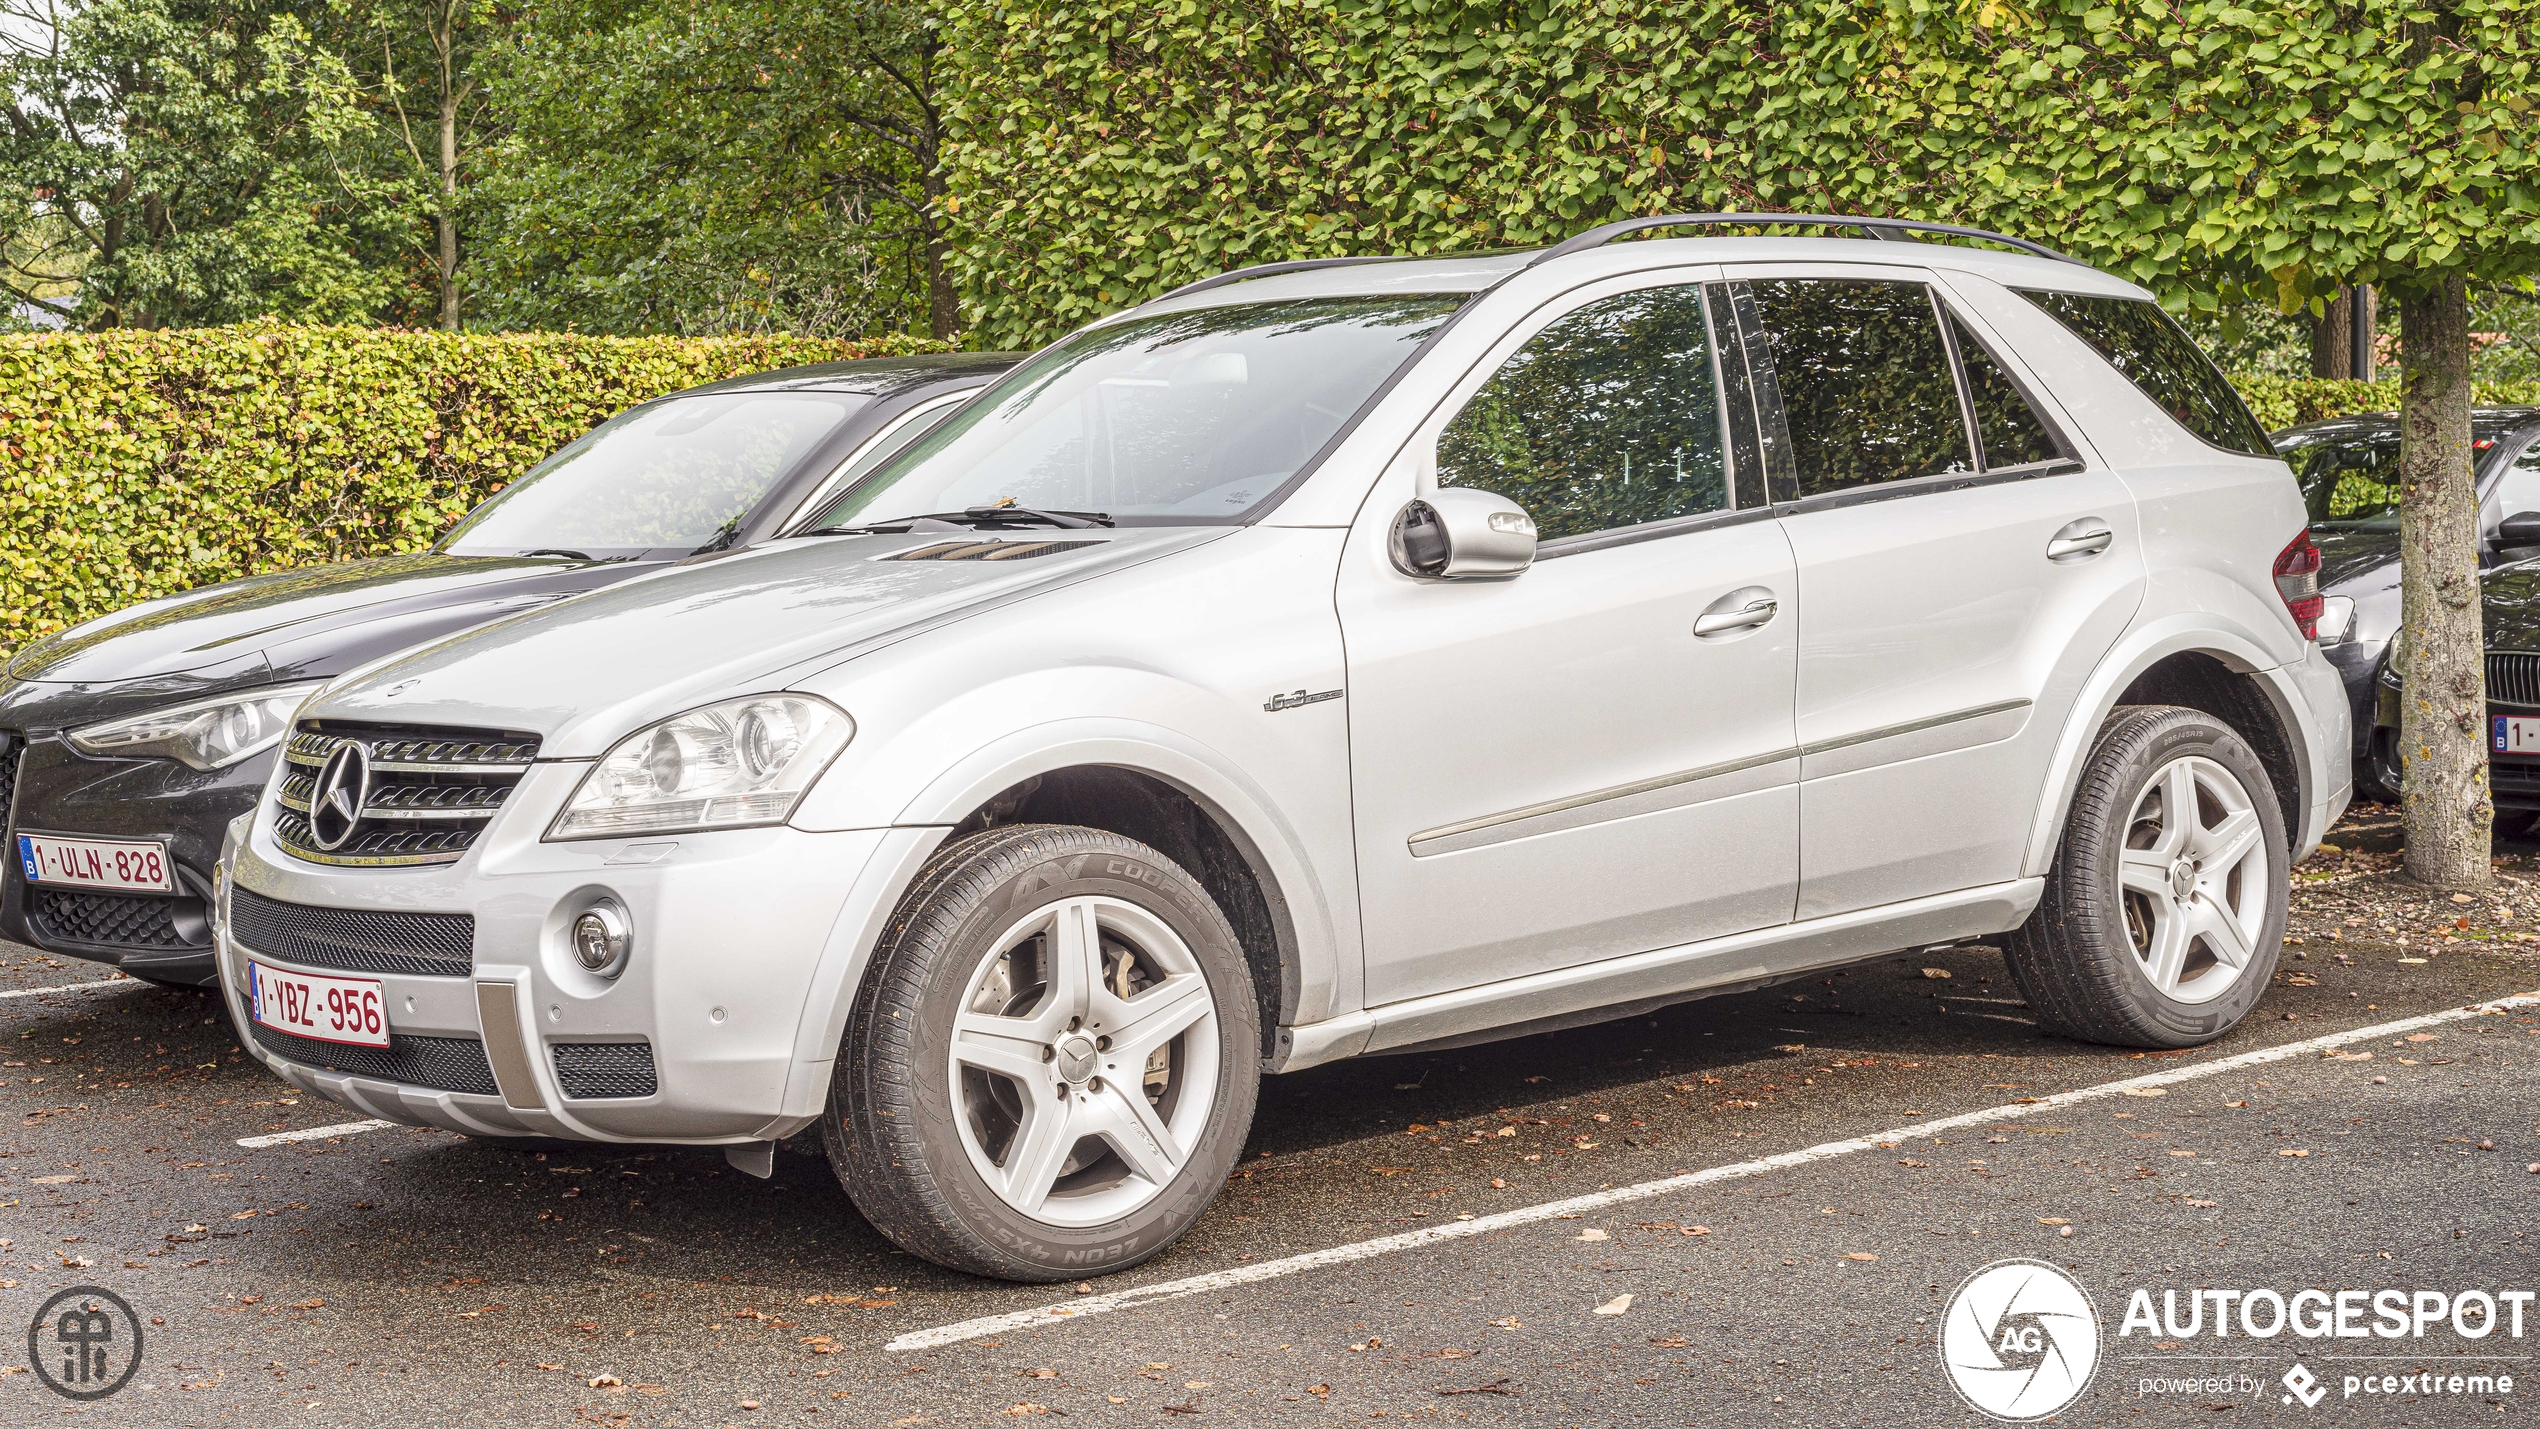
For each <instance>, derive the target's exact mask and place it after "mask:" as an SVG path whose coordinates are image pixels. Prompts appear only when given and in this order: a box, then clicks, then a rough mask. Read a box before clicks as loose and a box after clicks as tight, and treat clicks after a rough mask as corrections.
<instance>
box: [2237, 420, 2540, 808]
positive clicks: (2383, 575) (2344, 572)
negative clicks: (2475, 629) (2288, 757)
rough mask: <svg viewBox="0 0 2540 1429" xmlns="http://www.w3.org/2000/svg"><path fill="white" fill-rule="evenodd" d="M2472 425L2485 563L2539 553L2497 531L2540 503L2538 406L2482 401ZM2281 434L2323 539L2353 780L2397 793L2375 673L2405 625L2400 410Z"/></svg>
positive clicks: (2327, 620) (2329, 630)
mask: <svg viewBox="0 0 2540 1429" xmlns="http://www.w3.org/2000/svg"><path fill="white" fill-rule="evenodd" d="M2470 437H2471V444H2472V452H2471V464H2472V466H2473V468H2474V469H2475V470H2476V472H2477V474H2478V494H2479V500H2478V525H2479V538H2480V543H2481V556H2480V563H2481V564H2482V565H2485V566H2488V567H2491V568H2492V567H2495V566H2497V565H2500V564H2502V563H2504V562H2506V561H2509V560H2516V559H2521V558H2525V557H2529V556H2531V555H2535V554H2540V551H2531V550H2523V549H2519V548H2508V547H2505V546H2503V545H2500V544H2499V542H2498V539H2497V538H2498V535H2499V533H2498V531H2497V527H2498V526H2499V525H2500V524H2502V522H2503V521H2504V519H2505V518H2506V517H2508V516H2513V515H2517V514H2519V513H2521V512H2525V511H2540V407H2480V408H2478V409H2477V410H2476V411H2475V412H2473V413H2472V415H2471V418H2470ZM2274 442H2275V448H2276V450H2277V451H2279V452H2282V453H2283V454H2284V459H2285V461H2286V462H2288V463H2290V464H2291V465H2292V467H2293V474H2294V475H2295V477H2297V478H2298V479H2299V480H2300V482H2301V485H2302V501H2303V504H2304V505H2305V506H2306V507H2307V508H2309V512H2310V529H2311V540H2312V541H2313V542H2315V543H2316V544H2317V545H2318V546H2319V548H2320V592H2321V594H2322V595H2324V596H2325V597H2327V608H2326V609H2325V610H2323V611H2322V612H2321V614H2320V623H2319V642H2320V648H2321V651H2322V652H2323V653H2324V654H2326V655H2327V656H2328V659H2329V663H2331V664H2333V665H2335V666H2336V667H2337V671H2338V674H2339V675H2340V676H2342V677H2343V678H2344V680H2345V684H2346V694H2347V697H2348V699H2349V700H2350V701H2351V702H2352V704H2353V708H2354V717H2355V748H2354V758H2355V780H2356V790H2357V792H2358V793H2363V794H2369V795H2372V796H2374V797H2377V798H2382V799H2389V798H2392V797H2394V796H2393V795H2392V794H2391V792H2390V791H2389V789H2388V788H2387V787H2385V786H2384V785H2383V783H2382V780H2381V778H2380V772H2381V770H2382V767H2383V766H2382V762H2379V761H2376V759H2375V757H2374V750H2373V726H2374V714H2375V708H2376V701H2377V695H2376V679H2375V677H2376V676H2377V675H2379V674H2380V673H2381V670H2382V667H2383V664H2384V660H2385V657H2386V656H2387V655H2388V653H2389V650H2390V637H2391V636H2392V635H2394V634H2396V633H2397V632H2398V629H2399V419H2398V417H2397V416H2395V415H2394V414H2392V413H2389V412H2366V413H2361V414H2358V415H2356V416H2352V417H2332V418H2330V419H2329V420H2327V421H2324V422H2310V423H2306V424H2304V425H2302V426H2298V427H2288V428H2286V429H2285V430H2283V431H2280V432H2277V433H2275V435H2274ZM2490 605H2491V608H2492V605H2493V601H2492V599H2491V601H2490ZM2491 623H2492V614H2491ZM2493 643H2494V642H2493V641H2491V642H2490V644H2491V646H2492V645H2493Z"/></svg>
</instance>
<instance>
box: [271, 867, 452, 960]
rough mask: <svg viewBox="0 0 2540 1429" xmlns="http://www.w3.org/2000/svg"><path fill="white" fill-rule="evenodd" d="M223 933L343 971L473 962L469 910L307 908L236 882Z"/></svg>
mask: <svg viewBox="0 0 2540 1429" xmlns="http://www.w3.org/2000/svg"><path fill="white" fill-rule="evenodd" d="M229 935H230V937H232V938H234V939H236V940H237V941H238V945H239V946H240V947H242V948H245V949H246V950H247V951H249V952H252V953H263V954H265V955H267V956H269V957H276V958H284V959H287V960H289V961H291V962H295V963H305V964H307V965H309V966H311V967H320V968H342V969H344V970H346V971H348V972H364V973H411V974H414V975H417V976H420V977H466V976H467V975H468V973H469V972H470V971H471V970H472V969H473V968H474V966H475V955H476V917H475V915H474V914H470V913H403V912H388V911H383V910H381V909H376V908H313V907H310V906H309V905H307V904H304V903H285V902H282V901H281V900H279V899H275V898H267V897H265V896H264V895H263V894H261V893H257V892H254V891H252V890H249V889H245V888H240V889H235V890H232V892H231V893H230V895H229Z"/></svg>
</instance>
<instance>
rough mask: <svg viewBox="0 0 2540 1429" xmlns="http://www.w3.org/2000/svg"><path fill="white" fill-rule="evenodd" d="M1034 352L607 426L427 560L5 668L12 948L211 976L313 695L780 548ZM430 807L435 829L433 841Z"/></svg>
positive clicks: (263, 581) (159, 619)
mask: <svg viewBox="0 0 2540 1429" xmlns="http://www.w3.org/2000/svg"><path fill="white" fill-rule="evenodd" d="M1013 361H1014V359H1013V358H1012V357H1011V356H1008V355H1004V354H989V355H957V356H933V357H911V358H891V359H880V360H872V361H864V362H841V363H831V364H827V365H823V366H818V367H797V368H789V369H786V370H784V371H779V372H768V373H762V374H758V375H755V376H750V377H741V378H734V379H732V380H730V381H725V382H717V383H713V384H711V385H708V386H704V387H697V388H693V389H690V390H689V391H685V392H679V393H674V394H672V395H670V396H667V397H661V398H657V399H655V400H653V401H650V402H646V403H644V404H642V405H641V406H637V407H633V408H630V409H628V410H627V411H625V412H622V413H620V414H618V415H617V416H615V417H612V418H610V419H609V420H608V421H607V422H604V423H602V424H601V425H599V426H598V427H595V428H593V429H592V430H591V431H590V432H589V433H588V434H587V435H585V436H583V437H582V438H581V439H580V440H578V441H576V442H574V443H573V444H572V445H570V446H568V447H566V448H564V449H563V450H562V451H559V452H557V453H556V454H555V455H553V456H551V457H549V458H548V459H547V460H546V461H544V462H542V463H540V464H539V465H538V466H537V467H536V468H534V469H533V470H531V471H530V472H528V473H527V474H525V475H523V476H522V477H521V478H520V479H518V480H517V481H514V482H512V483H511V484H510V485H509V486H508V487H506V488H504V489H503V490H502V491H501V492H500V493H499V494H497V495H496V496H494V497H492V498H491V499H489V500H487V501H486V502H485V503H484V504H483V505H481V506H479V507H477V508H476V509H475V510H474V511H472V512H470V513H469V514H468V516H467V517H466V519H464V520H462V521H461V522H460V523H459V524H458V526H457V527H456V528H455V529H453V530H452V531H451V532H450V534H449V535H448V536H446V537H444V538H443V539H442V541H441V542H440V544H438V545H436V546H434V547H433V548H432V549H431V550H430V551H428V552H425V553H422V554H419V555H410V556H387V557H382V558H379V559H376V560H364V561H349V562H345V563H342V564H339V565H329V566H318V567H311V568H308V569H303V570H293V571H283V572H280V573H277V574H274V575H266V576H254V577H250V578H248V579H245V580H236V581H229V582H226V583H224V584H221V585H215V586H208V587H205V588H204V589H201V590H197V591H189V592H187V593H186V594H184V595H179V596H170V597H168V598H166V599H163V600H154V601H150V602H147V603H145V604H142V605H137V606H134V607H132V608H131V609H128V610H123V611H118V612H116V613H115V614H113V615H109V616H105V617H102V618H100V619H97V620H92V621H89V622H88V623H86V624H84V625H80V626H76V627H74V628H72V629H69V630H65V631H63V632H61V633H60V634H57V635H53V636H50V637H48V638H46V639H44V640H40V641H38V642H36V643H35V644H33V645H30V646H28V647H27V648H26V649H24V650H22V651H20V652H18V654H17V656H16V657H15V658H13V659H11V660H10V661H9V662H8V665H7V668H6V672H5V675H0V809H5V810H6V818H7V824H8V829H9V834H10V847H11V849H12V850H13V851H14V852H15V853H16V854H17V857H16V858H15V859H14V860H9V861H7V867H6V869H5V871H0V935H5V936H7V937H10V938H14V939H17V940H19V941H22V942H27V943H32V944H34V945H36V946H37V947H40V948H44V949H46V950H48V951H51V952H56V953H64V954H68V955H70V956H73V957H80V958H87V959H91V960H93V961H96V962H103V963H112V964H114V965H116V966H118V967H120V968H122V969H123V970H124V971H125V972H127V973H130V974H131V975H133V976H134V977H138V978H142V979H145V980H147V981H151V982H157V983H166V984H172V985H190V986H203V985H208V984H210V983H211V982H212V981H213V980H214V978H215V973H214V970H213V965H212V953H211V935H210V925H209V921H208V917H207V912H206V910H207V908H208V902H207V900H208V899H209V897H210V895H211V887H212V866H213V864H214V863H215V862H216V861H217V860H218V858H219V855H220V848H221V839H222V836H223V834H224V832H225V831H226V829H227V827H228V825H229V822H230V821H231V820H232V819H234V818H236V817H237V816H238V815H240V814H243V813H245V812H247V811H248V810H250V809H252V808H254V807H255V803H256V798H257V795H258V793H259V792H260V791H261V790H262V788H263V786H264V783H265V777H266V775H267V774H268V773H270V772H271V771H272V768H273V762H274V752H275V748H276V746H277V745H278V744H279V742H280V741H281V739H282V735H283V732H284V731H285V730H286V729H288V728H289V726H290V721H291V712H292V710H293V709H294V708H295V707H296V706H297V705H298V704H299V702H300V700H301V698H302V697H304V696H305V695H307V694H308V693H309V692H310V691H312V690H314V689H316V688H317V687H318V685H319V684H320V683H321V682H323V681H325V680H326V679H328V678H330V677H332V676H334V675H337V674H340V673H342V672H344V671H346V670H349V669H352V668H353V667H354V666H357V665H361V664H364V663H367V662H369V661H371V660H374V659H376V658H378V657H380V656H383V655H388V654H391V653H393V652H395V651H397V650H401V649H404V648H406V647H407V646H410V645H414V644H417V643H419V642H422V641H425V640H430V639H434V638H437V637H439V636H443V635H447V634H451V633H453V632H455V631H459V630H463V629H467V628H469V627H471V626H476V625H482V624H484V623H486V622H487V621H491V620H497V619H500V618H502V617H504V616H507V615H510V614H512V613H514V612H517V611H522V610H528V609H531V608H533V607H536V606H541V605H545V604H548V603H550V602H552V601H558V600H563V599H565V598H567V597H569V596H574V595H579V594H582V593H583V592H586V591H591V590H596V589H598V588H599V587H601V586H606V585H614V584H616V583H617V582H619V581H623V580H626V579H628V578H629V577H632V576H636V575H640V574H642V573H644V572H646V571H651V570H659V569H661V568H662V567H663V566H665V565H667V564H669V563H671V562H676V561H690V560H701V559H712V558H713V557H714V556H715V555H717V554H719V553H721V552H724V551H727V550H733V549H737V548H739V547H741V546H745V545H748V544H750V543H751V542H754V541H758V540H761V539H765V538H767V537H771V536H775V535H779V534H781V533H783V532H784V531H785V530H786V529H787V528H788V527H789V525H790V524H792V523H793V522H795V521H796V520H798V519H800V518H802V517H805V516H808V515H809V514H810V513H811V512H812V511H813V510H814V509H816V508H817V507H818V506H819V505H822V504H824V503H825V499H826V498H827V497H828V496H829V495H830V494H832V493H834V492H836V491H839V490H842V489H843V488H844V487H845V486H846V485H847V484H848V483H849V482H851V481H853V480H855V479H857V478H859V477H861V476H862V475H863V474H864V473H866V472H868V471H871V470H873V469H874V468H875V467H877V466H879V465H880V464H881V463H882V462H883V461H885V460H887V459H888V458H889V457H890V456H892V455H893V454H895V453H896V452H898V451H899V450H900V448H902V447H903V446H905V445H906V444H907V443H909V442H910V441H913V440H914V439H915V438H917V437H918V436H919V435H921V434H922V433H924V432H925V431H926V430H927V429H929V428H931V427H932V426H933V425H934V424H935V423H936V422H938V421H940V420H942V419H943V418H944V417H946V416H948V415H950V414H951V412H952V410H953V409H954V408H955V407H957V406H959V405H960V404H961V403H962V402H963V401H965V400H967V399H968V398H969V397H970V395H971V394H972V393H974V392H976V391H977V390H978V389H979V388H980V387H982V386H984V385H985V384H986V383H988V382H989V381H991V380H993V379H994V378H995V377H996V376H997V375H998V374H1000V373H1002V372H1003V371H1004V370H1005V369H1006V368H1007V367H1009V366H1011V365H1012V363H1013ZM431 820H432V811H431V810H430V809H425V808H418V809H417V810H416V811H415V819H414V822H415V831H416V832H415V836H416V837H417V838H422V839H429V838H430V837H431V836H432V822H431Z"/></svg>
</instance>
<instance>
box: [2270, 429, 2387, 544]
mask: <svg viewBox="0 0 2540 1429" xmlns="http://www.w3.org/2000/svg"><path fill="white" fill-rule="evenodd" d="M2276 449H2277V450H2278V451H2281V452H2282V453H2284V460H2285V463H2286V464H2287V465H2288V466H2291V467H2292V468H2293V476H2294V479H2295V480H2296V481H2298V482H2300V483H2301V486H2302V505H2303V506H2304V508H2305V509H2307V510H2308V512H2309V513H2310V523H2311V526H2312V528H2313V529H2314V530H2324V531H2396V530H2398V529H2399V429H2398V428H2397V427H2396V426H2392V427H2389V428H2387V429H2380V428H2375V429H2369V430H2365V431H2360V432H2354V431H2350V432H2337V433H2328V432H2287V433H2285V434H2284V435H2282V436H2281V437H2279V438H2277V440H2276Z"/></svg>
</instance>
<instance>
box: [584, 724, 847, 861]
mask: <svg viewBox="0 0 2540 1429" xmlns="http://www.w3.org/2000/svg"><path fill="white" fill-rule="evenodd" d="M854 737H855V721H854V720H852V719H849V718H848V717H847V714H846V711H844V710H841V709H839V708H838V707H837V706H836V705H833V704H831V703H829V702H828V701H827V700H823V699H819V698H816V697H814V696H811V695H750V696H746V697H744V698H742V699H737V700H725V701H724V702H723V703H721V704H715V705H708V706H706V707H705V708H704V709H699V710H690V711H689V712H687V713H686V714H683V715H674V716H672V717H671V718H669V719H666V720H663V721H662V722H661V723H659V724H657V725H654V726H653V727H652V728H650V729H645V730H638V731H637V732H636V733H634V734H631V735H628V736H627V737H626V738H624V739H622V740H619V741H618V742H617V747H616V748H614V749H611V750H610V751H609V752H608V753H607V754H606V755H605V756H603V757H602V758H601V760H600V762H599V763H598V764H597V765H594V766H593V767H592V769H591V772H590V773H588V774H585V775H584V776H582V784H581V786H580V787H579V788H577V789H575V790H574V791H573V799H572V801H571V802H570V803H567V804H566V805H565V806H564V812H563V813H561V814H558V815H557V816H556V821H555V824H554V825H553V826H552V827H550V828H549V829H548V830H547V837H548V838H550V839H600V838H617V837H620V836H623V835H627V834H667V833H678V832H682V831H686V830H692V829H737V828H747V827H749V826H751V825H754V824H781V823H783V822H785V820H786V819H787V818H788V817H790V816H791V815H792V814H793V812H794V805H795V804H797V803H799V802H800V801H801V800H802V797H803V791H804V790H806V789H809V788H810V787H811V781H812V780H814V779H817V778H819V777H820V772H821V771H822V770H824V769H827V768H828V767H829V761H831V760H833V759H835V758H837V757H838V751H839V750H842V749H844V748H846V747H847V741H848V740H850V739H853V738H854Z"/></svg>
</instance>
